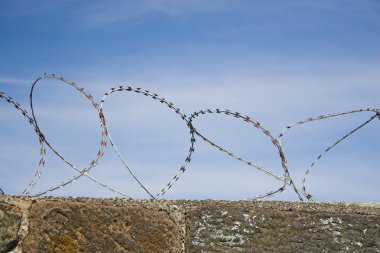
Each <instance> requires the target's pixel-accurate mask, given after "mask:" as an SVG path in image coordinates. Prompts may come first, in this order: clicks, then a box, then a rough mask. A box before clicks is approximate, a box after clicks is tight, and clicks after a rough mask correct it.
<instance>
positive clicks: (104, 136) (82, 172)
mask: <svg viewBox="0 0 380 253" xmlns="http://www.w3.org/2000/svg"><path fill="white" fill-rule="evenodd" d="M44 79H54V80H57V81H59V82H61V83H63V84H65V85H68V86H70V87H72V88H74V89H75V90H76V91H77V92H79V93H81V94H82V95H84V97H85V98H86V99H87V100H88V101H89V102H90V103H91V105H92V107H93V108H94V109H95V110H96V113H97V114H98V117H99V122H100V124H99V126H100V130H101V140H100V146H99V149H98V151H97V154H96V156H95V158H94V159H93V160H92V161H91V162H90V164H89V166H88V167H86V168H83V169H79V168H77V166H75V165H74V164H73V163H71V162H70V161H68V160H67V159H66V158H65V157H64V156H63V155H62V154H61V153H60V152H59V151H58V150H57V149H56V148H55V147H54V146H53V145H52V144H51V143H50V142H49V141H48V140H47V139H46V136H45V135H44V134H43V131H42V130H41V129H40V127H39V124H38V120H37V117H36V112H35V109H34V104H33V95H34V92H35V90H34V89H35V87H36V85H37V84H38V83H39V82H41V81H42V80H44ZM116 92H134V93H137V94H141V95H143V96H146V97H149V98H150V99H153V100H156V101H158V102H159V103H161V104H162V105H164V106H166V107H168V108H169V109H170V110H172V111H174V112H175V113H176V114H177V115H178V116H179V117H180V118H181V120H182V121H184V123H185V124H186V126H187V127H188V128H189V133H190V147H189V150H188V153H187V156H186V158H185V160H184V162H183V164H182V166H180V168H179V169H178V171H177V173H176V174H175V175H174V176H173V177H172V179H171V180H170V181H169V182H168V183H167V184H165V186H164V187H162V189H161V190H160V191H159V192H158V193H156V194H153V193H152V192H150V191H149V189H148V188H147V187H146V186H145V185H144V184H143V183H142V181H141V180H140V179H139V178H138V177H137V176H136V175H135V173H134V171H133V169H131V168H130V167H129V166H128V164H127V161H126V159H125V158H124V156H123V155H122V154H121V152H120V150H119V148H118V147H117V145H116V142H115V140H114V139H113V137H112V135H111V133H110V129H109V127H107V123H106V122H107V121H106V118H107V117H106V115H105V113H104V104H105V101H106V99H107V98H108V97H109V96H110V95H111V94H113V93H116ZM0 99H1V100H5V101H6V102H7V103H8V104H10V105H12V106H13V107H14V108H15V109H16V110H18V111H19V112H20V113H21V114H22V116H23V117H24V118H25V119H26V120H27V122H28V123H29V124H30V125H31V126H32V127H33V129H34V132H35V133H36V134H37V136H38V140H39V143H40V160H39V163H38V167H37V169H36V172H35V173H34V176H33V178H32V179H31V181H30V183H29V184H28V185H27V187H26V188H25V189H24V190H23V191H22V193H21V194H22V195H29V194H30V191H31V190H33V189H34V187H35V186H36V185H37V182H38V180H39V179H40V178H41V175H42V169H43V167H44V166H45V155H46V148H45V145H46V146H47V147H48V148H49V149H50V150H51V151H52V152H53V153H54V154H55V155H56V156H58V157H59V158H60V159H61V160H62V161H63V162H64V163H65V164H66V165H68V166H69V167H70V168H71V169H73V170H74V171H75V172H76V174H75V175H73V176H72V177H70V178H68V179H66V180H65V181H62V182H61V183H59V184H56V185H55V186H52V187H50V188H48V189H46V190H44V191H41V192H38V193H37V194H35V195H36V196H41V195H45V194H48V193H51V192H53V191H55V190H57V189H60V188H63V187H65V186H67V185H68V184H71V183H74V182H75V181H76V180H78V179H79V178H81V177H82V176H85V177H87V178H89V179H90V180H92V181H93V182H95V183H97V184H99V185H100V186H102V187H104V188H106V189H108V190H110V191H112V192H114V193H117V194H119V195H121V196H123V197H128V198H130V196H129V195H128V194H126V193H123V192H121V191H119V190H117V189H115V188H113V187H112V186H109V185H107V184H105V183H103V182H101V181H99V180H98V179H96V178H94V177H93V176H91V175H90V174H89V173H90V171H91V170H92V169H94V168H95V167H96V166H97V165H98V164H99V162H100V159H101V158H102V157H103V156H104V150H105V148H106V146H107V143H108V141H109V143H110V145H111V147H112V148H113V150H114V151H115V153H116V155H117V157H118V158H119V160H120V161H121V163H122V165H123V167H124V168H125V169H126V170H127V171H128V172H129V173H130V175H131V176H132V177H133V179H134V180H135V181H136V182H137V183H138V184H139V186H140V187H141V188H142V189H143V190H144V191H145V192H146V193H147V194H148V195H149V197H150V198H151V199H158V198H160V197H162V196H163V195H164V194H165V193H166V192H167V191H168V190H169V189H171V188H172V186H173V185H174V184H175V183H176V182H177V181H178V180H179V179H180V177H181V176H182V175H183V174H184V173H185V171H186V169H187V167H188V166H189V164H190V162H191V159H192V156H193V154H194V150H195V143H196V137H199V138H200V139H202V140H203V141H205V142H207V143H208V144H210V145H211V146H212V147H214V148H216V149H217V150H219V151H220V152H222V153H225V154H227V155H228V156H230V157H232V158H234V159H236V160H238V161H240V162H242V163H244V164H245V165H247V166H249V167H252V168H254V169H256V170H258V171H261V172H263V173H265V174H266V175H268V176H270V177H272V178H273V179H274V180H276V181H279V182H281V183H282V185H281V187H280V188H278V189H275V190H271V191H269V192H267V193H265V194H262V195H257V196H255V197H253V198H252V199H254V200H255V199H263V198H267V197H271V196H274V195H276V194H279V193H281V192H283V191H284V190H285V189H286V187H291V188H292V189H293V190H294V192H295V193H296V194H297V196H298V198H299V200H301V201H303V200H309V201H310V200H313V196H312V195H311V194H310V193H309V192H308V191H307V187H306V178H307V177H308V176H309V174H310V172H311V170H312V168H313V167H315V164H316V163H317V162H318V161H319V160H320V159H321V158H322V157H323V156H324V155H326V154H327V153H328V152H329V151H331V150H332V149H333V148H335V147H336V146H337V145H338V144H339V143H341V142H342V141H343V140H345V139H347V138H348V137H349V136H351V135H352V134H354V133H355V132H357V131H358V130H359V129H361V128H363V127H364V126H365V125H367V124H369V123H370V122H371V121H373V120H374V119H375V118H378V119H380V110H379V109H372V108H367V109H358V110H352V111H347V112H339V113H332V114H325V115H320V116H317V117H311V118H307V119H305V120H302V121H297V122H295V123H293V124H290V125H288V126H287V127H285V128H284V129H283V130H282V132H281V133H280V134H279V135H278V136H277V138H275V137H274V135H272V133H271V132H270V131H269V130H267V129H266V128H264V127H263V126H262V125H261V124H260V122H258V121H255V120H254V119H252V118H251V117H249V116H245V115H243V114H241V113H240V112H235V111H232V110H229V109H206V110H199V111H196V112H193V113H192V114H191V115H190V116H189V117H187V116H186V114H184V113H183V112H182V111H181V110H180V108H179V107H177V106H176V105H174V104H173V103H172V102H170V101H168V100H166V99H165V98H163V97H160V96H159V95H158V94H156V93H153V92H150V91H148V90H144V89H142V88H133V87H130V86H118V87H114V88H111V89H110V90H109V91H108V92H106V93H105V94H104V96H103V98H102V99H101V101H100V102H99V103H98V102H96V101H95V100H94V97H93V96H92V95H91V94H89V93H87V92H86V91H85V90H84V89H83V88H82V87H80V86H78V85H77V84H76V83H74V82H69V81H67V80H66V79H64V78H63V77H58V76H56V75H54V74H44V75H43V76H41V77H39V78H37V79H36V80H35V81H34V82H33V83H32V86H31V89H30V94H29V104H30V109H31V114H29V113H28V112H27V111H26V110H25V109H23V108H22V107H21V105H20V104H19V103H17V102H16V101H14V99H13V98H11V97H9V96H7V95H6V94H5V93H4V92H1V91H0ZM360 112H372V113H374V115H372V116H371V117H370V118H369V119H367V120H366V121H365V122H364V123H362V124H360V125H359V126H357V127H355V128H354V129H352V130H351V131H349V132H348V133H347V134H345V135H343V136H342V137H341V138H339V139H338V140H337V141H335V142H334V143H333V144H331V145H329V146H328V147H327V148H325V149H324V150H323V151H322V152H321V153H320V154H319V155H318V156H317V158H316V159H315V160H314V161H313V162H312V163H311V165H310V166H309V167H308V168H307V170H306V171H305V173H304V176H303V178H302V188H298V186H297V185H296V184H295V183H294V181H293V179H292V177H291V174H290V170H289V168H288V164H287V160H286V156H285V152H284V151H283V150H284V145H283V144H282V139H283V137H284V135H285V133H286V132H287V131H288V130H289V129H291V128H293V127H296V126H299V125H303V124H306V123H311V122H316V121H318V120H325V119H328V118H333V117H338V116H343V115H348V114H355V113H360ZM205 114H219V115H226V116H230V117H233V118H236V119H239V120H243V121H244V122H245V123H247V124H249V125H251V126H253V127H254V128H256V129H257V130H259V131H260V132H261V133H262V134H264V135H265V136H267V137H268V138H269V140H270V142H271V143H272V144H273V145H274V147H275V148H276V149H277V151H278V155H279V157H280V160H281V167H282V171H283V174H282V175H277V174H275V173H274V172H272V171H271V170H268V169H265V168H263V167H262V166H260V165H257V164H255V163H253V162H251V161H249V160H247V159H245V158H243V157H240V156H237V155H236V154H234V153H232V152H230V151H229V150H227V149H225V148H224V147H222V146H220V145H218V144H217V143H215V142H213V141H211V140H210V139H209V138H207V137H206V136H205V135H203V134H201V133H200V132H199V131H198V130H197V129H196V127H195V126H194V125H193V120H194V119H195V118H197V117H199V116H201V115H205ZM0 194H5V192H4V190H3V189H2V188H0Z"/></svg>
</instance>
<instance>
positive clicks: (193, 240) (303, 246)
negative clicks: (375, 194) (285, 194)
mask: <svg viewBox="0 0 380 253" xmlns="http://www.w3.org/2000/svg"><path fill="white" fill-rule="evenodd" d="M373 213H376V212H371V211H370V212H368V208H366V207H364V208H363V207H360V206H356V209H355V206H354V207H352V206H348V207H347V208H345V205H343V204H342V205H339V204H335V205H332V204H331V205H328V204H309V205H305V204H303V207H302V204H301V206H298V207H297V204H296V203H294V204H293V205H291V204H290V205H289V203H281V202H266V203H265V202H262V203H257V204H255V203H239V202H236V203H229V204H228V203H224V204H216V203H210V204H207V205H199V206H197V205H195V206H193V207H191V208H188V210H187V212H186V214H187V217H186V218H187V219H186V220H187V230H188V234H187V241H186V245H187V252H197V253H198V252H380V216H379V213H378V212H377V214H376V215H375V214H373Z"/></svg>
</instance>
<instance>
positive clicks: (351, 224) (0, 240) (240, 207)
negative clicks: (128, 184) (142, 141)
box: [0, 195, 380, 253]
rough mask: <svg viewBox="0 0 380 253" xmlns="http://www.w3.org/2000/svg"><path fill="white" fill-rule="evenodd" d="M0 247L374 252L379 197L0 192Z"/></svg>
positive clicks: (379, 245) (12, 252)
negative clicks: (148, 197)
mask: <svg viewBox="0 0 380 253" xmlns="http://www.w3.org/2000/svg"><path fill="white" fill-rule="evenodd" d="M20 210H21V211H20ZM184 250H185V251H184ZM0 252H9V253H16V252H17V253H21V252H24V253H26V252H60V253H66V252H144V253H145V252H148V253H149V252H155V253H156V252H188V253H192V252H196V253H200V252H377V253H379V252H380V204H368V203H302V202H277V201H180V200H179V201H157V202H152V201H142V200H128V199H88V198H51V197H45V198H36V197H15V196H4V195H3V196H0Z"/></svg>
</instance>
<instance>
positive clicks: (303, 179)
mask: <svg viewBox="0 0 380 253" xmlns="http://www.w3.org/2000/svg"><path fill="white" fill-rule="evenodd" d="M359 112H374V113H375V114H374V115H372V116H371V117H370V118H369V119H368V120H366V121H365V122H364V123H362V124H360V125H359V126H357V127H355V128H354V129H352V130H351V131H349V132H348V133H347V134H345V135H343V136H342V137H341V138H339V139H338V140H336V141H335V142H334V143H333V144H332V145H329V146H328V147H327V148H325V149H324V150H323V151H322V152H321V153H320V154H319V155H318V156H317V158H316V159H315V160H314V161H313V162H312V163H311V164H310V166H309V167H308V168H307V170H306V171H305V174H304V176H303V178H302V194H303V195H304V196H306V198H307V199H308V200H313V196H312V195H311V194H310V193H308V192H307V191H306V178H307V176H308V175H309V174H310V171H311V169H312V168H313V167H314V165H315V164H316V163H317V162H318V161H319V160H320V159H321V158H322V157H323V156H324V155H326V154H327V152H329V151H330V150H332V149H333V148H334V147H336V146H337V145H338V144H339V143H340V142H342V141H343V140H345V139H347V138H348V137H349V136H351V135H352V134H354V133H355V132H357V131H358V130H359V129H361V128H362V127H364V126H365V125H367V124H368V123H370V122H371V121H372V120H374V119H375V118H376V117H377V118H378V119H380V110H379V109H373V108H367V109H358V110H352V111H348V112H339V113H331V114H326V115H320V116H317V117H311V118H307V119H305V120H301V121H297V122H295V123H293V124H290V125H288V126H287V127H285V128H284V129H283V130H282V131H281V133H280V134H279V136H278V137H277V139H278V141H279V143H280V146H281V147H283V145H282V143H281V142H282V137H283V136H284V134H285V132H287V131H288V130H289V129H291V128H293V127H295V126H298V125H303V124H305V123H310V122H315V121H318V120H325V119H329V118H334V117H339V116H344V115H349V114H354V113H359Z"/></svg>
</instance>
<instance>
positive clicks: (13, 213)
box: [0, 199, 22, 252]
mask: <svg viewBox="0 0 380 253" xmlns="http://www.w3.org/2000/svg"><path fill="white" fill-rule="evenodd" d="M21 217H22V215H21V210H20V209H19V208H18V207H16V206H14V205H12V204H9V203H4V202H2V201H1V199H0V252H8V251H10V250H12V249H14V248H15V247H16V246H17V243H18V240H19V238H18V235H17V232H18V230H19V227H20V224H21Z"/></svg>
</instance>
